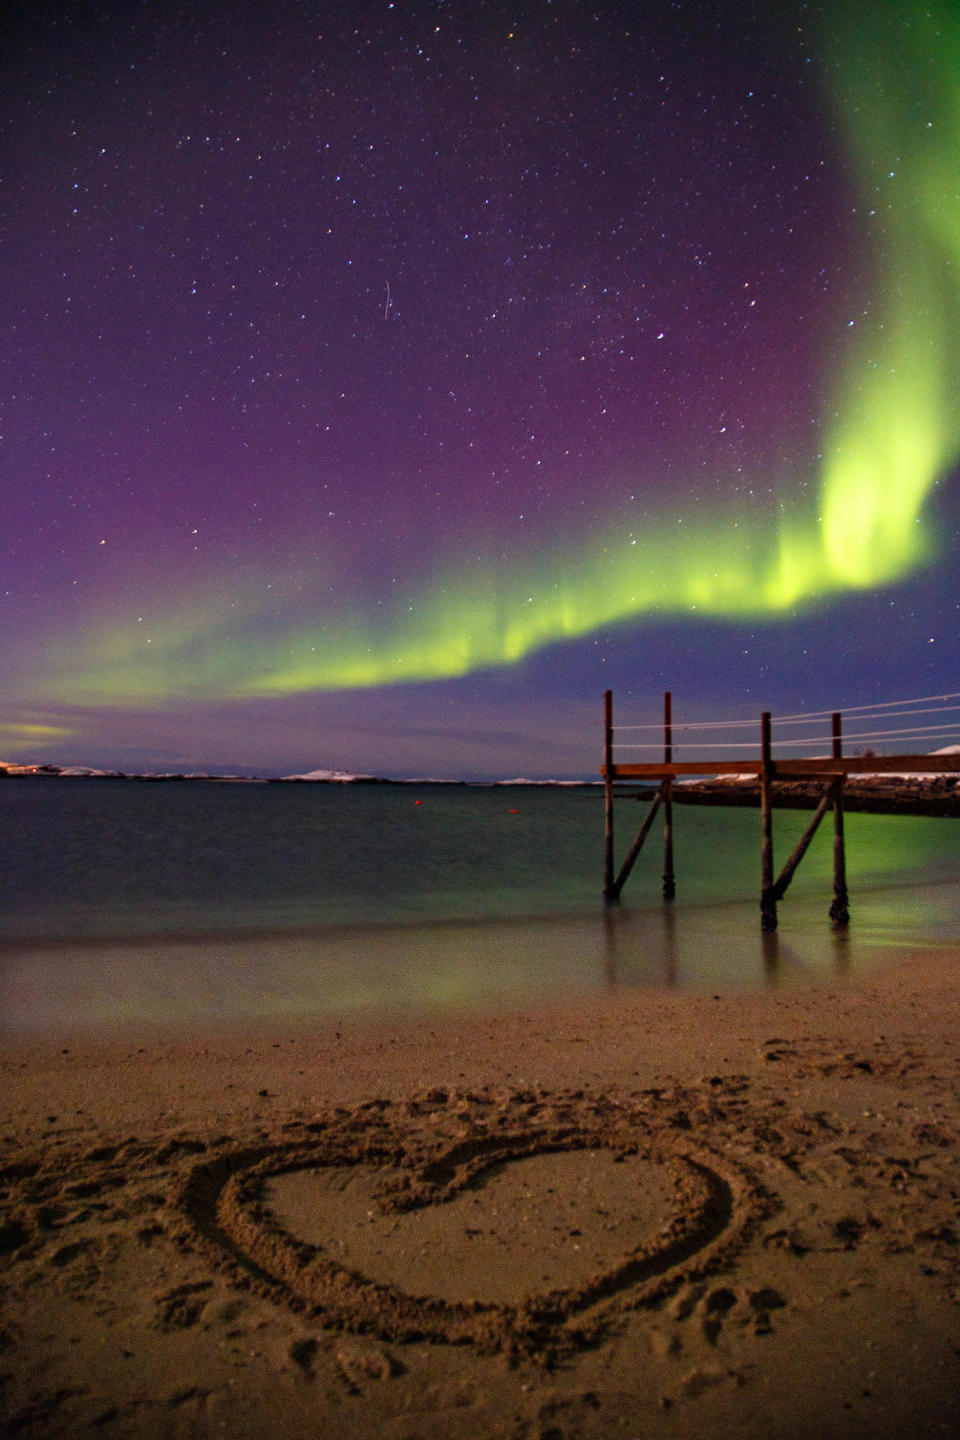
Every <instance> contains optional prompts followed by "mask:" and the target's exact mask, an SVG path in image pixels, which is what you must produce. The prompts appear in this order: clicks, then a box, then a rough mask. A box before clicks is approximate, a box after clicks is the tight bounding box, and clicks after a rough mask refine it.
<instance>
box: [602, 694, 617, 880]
mask: <svg viewBox="0 0 960 1440" xmlns="http://www.w3.org/2000/svg"><path fill="white" fill-rule="evenodd" d="M603 780H604V808H603V836H604V851H603V894H604V898H605V899H607V900H615V899H616V898H617V894H616V892H615V890H614V879H613V691H612V690H605V691H604V692H603Z"/></svg>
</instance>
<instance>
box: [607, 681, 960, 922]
mask: <svg viewBox="0 0 960 1440" xmlns="http://www.w3.org/2000/svg"><path fill="white" fill-rule="evenodd" d="M958 700H960V695H958V694H953V695H940V696H927V697H924V698H923V699H922V700H916V701H891V702H889V704H881V705H876V706H861V707H858V708H857V709H856V710H854V711H849V712H847V713H848V714H854V715H856V716H859V717H860V720H861V722H862V721H864V720H865V721H866V723H868V724H869V723H876V721H877V720H878V719H882V720H887V719H893V718H897V717H902V716H909V717H910V718H911V719H912V718H914V717H916V716H917V715H924V716H926V715H928V714H938V715H942V714H946V713H953V714H957V715H960V705H957V704H949V703H943V704H941V703H939V702H951V701H958ZM827 716H829V720H830V733H829V735H828V736H827V735H823V736H815V737H810V736H805V737H801V738H799V739H797V740H793V739H787V740H785V741H781V742H780V743H782V744H784V745H786V746H790V745H800V746H803V747H805V748H812V747H813V746H815V745H816V746H819V745H829V748H830V754H829V755H814V756H793V757H786V758H783V757H781V756H777V757H776V758H775V757H774V753H773V723H774V721H773V717H772V715H771V713H770V712H769V711H764V713H763V714H762V715H761V717H760V723H759V726H757V725H756V722H755V721H739V720H737V721H718V722H714V723H712V724H707V725H705V724H702V723H701V724H700V725H696V726H684V727H683V734H684V736H685V737H689V735H690V732H691V731H694V732H695V731H696V730H698V729H699V730H700V731H701V732H702V731H704V730H706V731H708V732H711V733H716V732H717V731H718V730H723V731H725V732H729V731H730V730H732V729H734V728H737V727H739V728H741V729H743V728H749V729H751V730H752V732H753V735H754V736H755V737H756V736H757V732H758V731H759V741H760V744H759V754H758V753H757V751H756V748H754V749H753V754H752V755H749V754H748V755H745V756H743V758H739V759H731V758H729V757H727V756H719V757H716V758H703V757H702V756H701V757H700V758H697V759H689V760H686V759H683V758H680V759H677V758H675V751H676V749H677V748H679V747H678V744H677V741H676V739H675V726H674V721H673V704H672V696H671V694H670V692H669V691H668V692H667V693H666V694H665V695H664V697H663V727H662V755H663V758H662V759H656V760H653V759H651V760H629V761H624V760H621V759H619V758H618V746H619V747H620V748H625V747H627V746H629V748H630V749H632V750H638V749H643V750H651V749H659V748H660V741H659V738H658V740H653V739H650V740H641V741H639V742H636V741H628V742H618V740H617V732H616V730H615V727H614V724H613V694H612V691H610V690H607V691H606V692H605V694H604V761H603V766H602V769H601V773H602V775H603V778H604V785H605V806H604V880H603V893H604V896H605V898H606V899H607V900H608V901H611V902H612V901H617V900H619V898H620V894H621V891H622V890H623V887H624V885H625V884H626V881H627V879H628V877H629V875H630V872H631V870H632V869H633V867H634V864H635V863H636V860H637V857H638V856H639V854H640V851H641V850H642V849H643V846H644V844H645V842H646V840H647V837H648V835H649V834H650V831H651V829H652V827H653V822H654V820H655V818H656V816H657V814H658V812H660V811H662V813H663V840H664V847H663V897H664V899H665V900H672V899H673V898H674V895H675V894H676V876H675V873H674V854H673V786H674V782H675V781H676V780H677V779H679V778H680V777H683V776H696V775H702V776H724V775H737V776H744V777H745V778H747V777H753V776H756V777H757V779H758V780H759V785H760V814H761V830H760V923H761V926H762V928H763V929H764V930H775V929H776V928H777V902H778V901H780V900H782V899H783V896H784V895H785V893H786V891H787V887H788V886H789V884H790V881H791V880H792V879H793V876H794V873H795V872H796V869H797V866H798V865H799V864H800V861H801V860H802V859H803V857H804V855H805V854H806V852H807V849H808V847H809V845H810V842H811V840H812V839H813V837H814V835H815V833H816V831H817V828H818V827H819V825H820V822H821V820H822V819H823V818H824V816H825V815H826V813H827V811H828V810H829V811H831V813H832V815H833V899H832V902H831V904H830V912H829V913H830V919H831V921H832V922H833V924H834V925H836V926H844V925H846V924H847V923H848V921H849V917H850V910H849V897H848V893H847V882H846V851H845V842H844V830H843V789H844V782H845V781H846V779H847V777H848V776H849V775H865V774H870V775H876V774H888V775H889V774H898V773H908V774H911V775H939V774H951V773H953V774H957V773H960V752H957V751H954V752H952V753H950V752H947V753H940V754H933V755H931V754H916V753H900V754H896V755H875V754H873V753H869V752H868V753H865V754H861V755H844V753H843V744H844V737H843V714H842V712H840V711H819V712H815V713H810V714H807V715H789V716H782V717H779V719H780V722H781V723H782V724H784V725H802V726H806V727H808V728H809V727H810V726H811V725H812V726H813V727H814V728H821V729H822V728H824V725H825V721H826V718H827ZM659 728H660V727H659V726H652V725H636V726H626V727H621V729H622V730H624V731H627V730H629V731H630V732H631V733H634V734H635V733H637V732H641V731H648V732H652V731H654V730H659ZM958 733H960V723H958V722H957V721H953V722H952V723H951V722H945V721H937V722H935V723H934V724H924V725H921V726H919V727H914V728H912V729H911V728H909V727H904V726H896V727H894V728H892V729H889V728H888V729H883V730H873V731H871V730H868V731H856V732H854V734H853V736H852V737H848V739H849V738H853V739H856V740H864V739H869V740H870V741H871V742H873V743H876V741H877V740H878V739H881V738H886V739H889V738H896V740H898V741H900V740H904V741H905V740H908V739H912V740H924V741H929V740H933V739H935V738H939V739H943V738H944V737H945V736H946V737H956V735H957V734H958ZM681 745H682V746H690V748H695V749H697V750H700V751H702V750H703V749H704V748H707V749H710V750H714V749H727V750H729V749H739V750H743V749H745V748H747V749H749V748H750V741H749V740H733V741H723V740H721V741H716V740H712V739H711V740H710V741H709V742H707V743H706V744H705V742H704V741H703V740H702V739H701V740H699V741H698V740H696V739H694V740H692V741H691V740H690V739H689V738H685V739H684V740H683V741H682V742H681ZM753 746H754V747H755V746H756V739H754V741H753ZM622 780H628V781H629V780H633V781H636V780H646V781H659V785H658V788H657V789H656V790H655V791H654V793H653V797H652V799H651V802H650V809H649V811H648V813H647V815H646V817H645V819H644V821H643V824H642V825H641V827H640V830H639V832H638V833H637V836H636V838H635V839H634V841H633V843H632V845H631V846H630V848H629V850H628V851H627V854H626V856H625V857H624V859H623V861H622V863H621V865H620V867H619V869H617V868H616V865H615V858H614V798H615V795H616V784H617V782H618V781H622ZM782 780H806V781H811V780H813V781H817V780H819V781H822V782H823V791H822V794H821V796H820V801H819V804H818V806H817V809H816V811H815V813H814V815H813V818H812V819H811V821H810V824H809V825H808V826H807V829H806V830H805V831H804V834H803V835H802V837H801V838H800V840H799V841H798V842H797V844H796V846H795V847H794V849H793V851H792V853H791V855H790V858H789V859H788V860H787V862H786V864H785V865H784V866H783V868H782V869H781V871H780V873H779V875H777V874H775V872H774V861H773V810H774V792H773V785H774V782H776V781H782Z"/></svg>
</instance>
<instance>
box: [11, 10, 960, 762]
mask: <svg viewBox="0 0 960 1440" xmlns="http://www.w3.org/2000/svg"><path fill="white" fill-rule="evenodd" d="M766 11H772V12H774V13H772V14H768V13H765V12H766ZM6 48H7V52H8V54H13V55H15V56H16V57H17V63H16V64H15V65H14V66H13V67H12V74H13V77H14V79H13V84H12V85H11V86H10V87H8V89H9V92H10V93H8V94H7V97H6V100H5V102H4V104H5V110H4V135H5V152H6V159H7V164H6V166H5V170H6V172H7V174H8V175H10V176H12V184H11V186H10V187H9V188H10V189H11V190H12V191H13V192H14V194H15V203H14V205H13V207H12V212H13V220H12V223H11V224H10V226H9V227H8V238H7V243H6V247H5V249H6V254H7V259H6V262H5V266H4V288H5V292H6V302H7V303H6V309H7V311H8V313H9V314H10V315H11V316H12V317H13V318H12V323H11V324H10V325H9V326H8V339H7V343H6V345H5V351H4V354H3V357H2V366H3V384H2V393H3V396H4V402H5V403H4V413H5V424H4V439H3V452H2V454H3V461H2V466H3V468H2V484H3V513H4V534H3V539H2V547H3V557H4V560H3V564H4V573H3V577H2V579H3V584H2V587H0V591H2V593H0V599H2V603H3V606H4V612H5V620H4V624H3V630H2V637H0V645H2V654H3V670H4V675H5V682H4V687H3V694H2V698H0V759H2V758H5V757H9V758H12V759H20V758H31V759H34V758H35V759H49V760H57V761H61V762H66V763H69V762H71V761H73V762H77V761H80V762H86V763H90V764H106V765H112V766H119V767H132V766H141V767H146V768H171V767H172V768H194V769H200V768H208V769H219V768H231V767H233V768H240V769H256V770H259V771H261V772H273V773H276V772H278V771H283V770H289V769H294V768H315V767H316V766H329V767H336V768H347V769H360V770H374V771H377V772H380V773H400V774H402V773H415V774H431V773H445V774H450V775H505V774H515V773H518V772H520V773H526V774H578V773H588V772H590V771H591V770H593V769H595V760H596V753H597V736H596V733H595V715H596V712H597V701H598V695H599V692H600V691H601V690H602V689H603V688H604V687H605V686H606V685H612V686H613V687H614V688H615V689H616V690H617V691H618V693H620V694H622V696H623V699H624V703H625V704H631V705H636V706H637V707H638V710H639V711H640V712H644V713H645V707H649V705H650V704H651V703H652V704H653V706H654V713H656V711H655V707H656V704H657V703H658V702H657V700H656V698H655V697H656V696H657V695H658V692H659V691H660V690H662V689H663V688H671V689H672V690H673V692H674V695H675V697H676V698H675V703H677V704H679V705H681V706H682V707H683V711H684V713H686V714H689V715H690V716H691V717H693V716H694V715H696V714H698V713H706V712H710V713H711V714H712V713H715V712H717V711H718V710H719V712H721V713H731V714H732V713H736V714H742V713H743V712H744V709H745V707H746V708H747V709H757V710H758V709H760V708H761V707H765V708H770V707H773V708H774V709H776V708H777V707H783V708H787V709H790V710H797V709H802V708H814V709H819V708H823V707H824V706H833V705H839V706H842V705H845V704H847V705H855V704H860V703H865V702H870V701H873V700H884V699H889V698H891V697H895V696H897V695H904V696H906V695H910V694H918V695H919V694H926V693H929V692H932V691H935V690H938V689H943V690H951V691H953V690H956V688H957V685H956V680H957V675H958V671H957V656H958V645H957V634H958V624H957V621H958V608H957V584H956V582H957V533H958V523H957V522H958V516H960V506H958V500H957V489H958V484H957V474H956V470H957V461H958V455H960V403H958V402H960V396H958V394H957V390H958V382H960V354H958V348H960V342H958V340H957V338H956V337H957V336H958V335H960V325H958V320H960V314H958V311H960V81H958V79H957V76H958V75H960V18H958V16H957V14H956V13H955V11H954V9H953V7H951V6H949V5H947V4H923V3H913V0H909V3H900V0H891V3H889V4H883V5H880V4H870V3H867V0H858V3H849V4H846V5H844V6H840V7H837V6H833V5H826V4H822V5H816V4H810V5H805V4H799V3H798V4H794V3H785V4H783V5H778V6H773V7H765V8H764V7H755V6H753V5H752V4H743V5H739V6H733V7H730V6H724V5H720V4H717V3H707V0H700V3H674V4H669V3H661V0H652V3H651V4H649V5H644V6H642V7H638V6H636V5H627V4H601V5H598V6H592V7H590V6H585V5H581V4H579V3H572V0H571V3H566V4H564V3H559V0H557V3H551V0H539V3H532V4H524V5H519V6H509V5H506V4H503V3H483V0H475V3H472V4H466V3H461V0H449V3H442V0H432V3H422V0H421V3H411V4H405V3H403V0H395V3H390V0H381V3H378V4H376V5H373V6H363V7H360V6H352V7H350V6H347V7H344V6H333V5H332V4H325V3H320V4H316V3H315V4H310V3H306V0H303V3H293V0H281V3H279V4H278V5H275V6H270V7H259V6H253V5H250V4H246V3H244V4H238V5H229V6H227V5H216V4H215V5H212V6H208V7H205V8H197V7H192V6H187V5H179V4H176V3H173V4H171V5H162V4H160V3H159V0H146V3H143V4H141V5H139V6H137V7H129V6H125V5H121V4H120V3H111V0H108V3H106V4H105V5H104V6H101V7H99V8H97V9H96V10H95V11H90V10H89V7H85V6H81V5H80V4H62V3H61V4H53V5H50V6H41V7H37V8H36V9H33V10H31V11H30V12H23V13H21V14H20V15H19V17H16V18H15V19H14V20H12V21H10V22H8V35H7V46H6Z"/></svg>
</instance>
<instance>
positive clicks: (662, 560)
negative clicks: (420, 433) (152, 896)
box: [34, 0, 960, 704]
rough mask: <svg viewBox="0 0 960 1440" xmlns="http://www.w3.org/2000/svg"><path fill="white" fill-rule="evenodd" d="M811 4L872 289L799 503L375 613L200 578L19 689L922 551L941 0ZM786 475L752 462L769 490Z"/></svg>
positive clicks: (939, 231)
mask: <svg viewBox="0 0 960 1440" xmlns="http://www.w3.org/2000/svg"><path fill="white" fill-rule="evenodd" d="M829 9H830V21H829V23H830V25H831V27H832V33H831V35H830V36H829V37H828V40H827V43H826V44H825V54H826V57H827V62H828V66H827V73H828V76H829V80H830V89H831V93H832V95H833V103H834V105H835V107H836V111H837V114H838V116H839V117H840V123H841V125H842V128H843V131H844V134H845V136H846V141H847V147H848V150H849V153H850V155H851V156H852V159H853V162H854V166H855V170H856V173H857V176H858V180H859V190H860V194H859V198H858V213H859V215H860V218H861V220H862V222H863V227H864V243H865V244H869V246H870V253H869V257H868V259H869V264H870V266H871V269H872V273H873V276H874V285H873V290H874V298H873V300H872V303H871V305H870V306H869V309H868V311H867V313H866V314H858V315H854V316H850V317H838V321H837V323H838V325H841V326H843V328H844V331H845V332H847V331H848V332H849V334H848V339H847V344H846V347H845V351H844V356H843V360H842V363H841V364H840V366H839V369H838V372H837V374H836V375H835V376H834V377H833V381H832V384H831V385H830V387H829V389H828V393H827V394H826V396H825V401H824V419H823V422H822V425H821V448H822V455H823V459H822V463H821V467H820V475H819V496H818V499H817V500H816V502H815V503H814V504H812V505H808V506H804V505H802V504H799V503H798V504H796V505H795V506H791V507H790V508H789V509H788V510H786V511H784V510H781V509H778V510H777V511H776V512H775V513H774V514H772V515H771V514H770V513H769V512H764V511H760V512H759V513H758V512H757V511H756V510H754V511H751V512H744V513H740V514H736V513H732V512H730V511H723V512H719V511H715V512H713V513H710V512H709V511H706V510H703V509H700V510H698V512H697V513H696V514H695V515H689V514H687V515H684V516H682V517H677V516H675V517H667V516H664V517H661V518H660V519H658V520H656V521H654V522H652V523H650V524H648V525H646V527H645V528H644V527H642V526H641V524H640V523H639V522H638V521H637V520H632V521H631V525H630V537H629V538H627V537H626V536H625V535H624V533H623V529H619V530H618V529H615V528H610V529H608V530H606V531H604V532H603V533H599V534H597V533H595V534H593V535H587V536H584V535H579V536H571V539H570V543H569V546H568V547H565V548H564V549H563V550H562V551H560V550H559V549H555V550H554V551H552V552H551V551H550V550H549V549H541V550H539V551H537V552H536V553H534V554H531V555H530V556H529V558H527V559H524V561H523V562H513V563H507V562H501V563H500V564H497V565H494V564H486V565H485V564H484V563H483V562H482V561H473V562H471V566H470V567H469V568H467V567H464V566H458V567H448V569H447V570H445V571H444V570H439V571H438V572H437V573H434V574H433V575H431V576H428V577H427V579H426V580H425V581H424V583H423V585H422V586H421V587H420V588H419V589H417V590H412V591H410V590H408V591H407V592H406V593H405V595H404V604H403V605H398V606H397V607H396V608H395V609H394V610H392V611H390V610H387V609H383V610H381V612H380V615H379V618H378V620H377V621H376V622H374V621H372V620H368V621H364V620H363V619H361V618H359V616H358V614H357V613H356V611H355V610H354V609H352V608H350V607H349V606H347V605H345V606H344V607H343V608H340V609H336V608H334V609H330V608H329V606H327V608H324V607H323V604H322V603H321V601H320V599H319V596H320V595H321V594H323V593H325V592H323V591H321V589H320V587H319V586H316V585H315V582H314V586H313V587H311V580H310V577H309V576H307V577H302V578H303V581H304V583H303V585H302V586H300V589H301V590H303V589H304V588H306V590H307V591H309V590H310V589H311V588H314V593H315V594H316V595H317V597H318V598H317V603H316V605H315V607H314V608H313V610H312V612H311V619H310V621H309V623H307V622H306V621H305V620H304V618H303V617H304V614H305V613H306V607H305V606H304V603H303V599H302V596H301V598H300V599H299V600H298V601H296V603H294V601H293V600H289V601H288V603H286V604H285V603H284V602H283V601H278V600H276V599H272V600H271V605H270V607H269V608H268V607H267V605H266V603H265V602H264V600H263V597H262V589H263V587H262V586H260V587H259V589H258V587H257V586H256V585H255V584H254V583H253V581H252V580H251V581H250V582H249V583H247V584H245V585H244V586H238V583H237V580H236V576H235V575H231V576H230V577H229V581H228V579H227V577H223V578H222V582H221V583H218V581H217V579H216V577H211V578H210V581H209V583H208V585H207V586H206V587H205V589H204V591H203V592H202V593H201V592H199V591H197V592H196V593H194V595H192V596H190V597H184V599H183V600H182V601H181V603H180V605H179V607H175V608H172V607H170V606H169V605H165V606H163V607H158V612H157V613H161V609H162V620H161V622H160V623H159V624H158V623H152V624H151V626H150V627H149V628H150V634H149V635H146V634H145V633H144V630H143V629H142V628H139V627H137V626H133V625H119V624H115V625H107V626H106V627H105V628H104V630H103V632H102V633H101V634H100V635H99V636H97V637H95V638H94V639H92V640H91V639H89V638H88V637H82V638H81V639H79V640H78V639H77V638H76V637H71V639H70V640H69V643H68V642H67V641H66V640H64V642H63V643H62V645H61V646H59V647H54V649H53V653H52V654H51V655H50V657H49V660H50V661H52V667H51V668H52V670H53V672H55V673H53V674H52V676H48V677H47V678H46V679H45V680H44V681H42V682H38V685H37V687H35V689H34V693H36V690H37V689H39V690H40V691H41V692H42V691H43V690H44V689H46V690H47V692H48V693H50V692H53V693H55V694H56V696H57V698H58V699H60V700H64V699H72V700H75V701H77V702H79V703H100V704H102V703H105V702H109V701H118V700H120V701H124V702H131V701H133V702H138V701H147V700H155V699H157V698H158V697H165V696H170V695H196V696H255V695H283V694H289V693H291V692H297V691H304V690H310V689H322V690H334V689H342V688H354V687H366V686H375V685H385V684H393V683H402V682H405V681H417V680H421V681H422V680H431V679H440V678H445V677H452V676H458V675H463V674H465V673H467V672H469V671H471V670H475V669H478V668H480V667H484V666H496V665H505V664H512V663H515V662H517V661H519V660H521V659H522V658H523V657H524V656H526V655H529V654H530V653H531V652H532V651H534V650H536V649H538V648H540V647H542V646H544V645H547V644H550V643H552V642H556V641H558V640H563V639H570V638H574V637H577V636H583V635H586V634H588V633H589V632H591V631H595V630H597V629H598V628H599V627H601V626H605V625H610V624H612V623H615V622H618V621H623V620H627V619H629V618H631V617H637V616H642V615H650V614H657V615H669V614H683V613H693V614H696V615H697V616H699V617H703V616H720V617H730V618H733V619H736V618H738V617H751V618H755V619H763V618H774V617H776V616H778V615H783V614H785V613H788V612H794V611H796V610H797V608H798V607H802V606H805V605H810V604H814V603H817V602H820V601H822V600H823V599H824V598H826V597H829V596H831V595H836V594H839V593H841V592H843V591H848V590H856V589H863V588H868V587H870V588H872V587H876V586H879V585H882V584H885V583H889V582H892V581H894V580H896V579H898V578H900V577H903V576H904V575H906V574H908V573H910V572H911V571H912V570H913V569H915V568H916V567H917V566H918V565H919V564H921V563H923V562H925V561H927V560H929V559H930V558H931V557H932V555H933V550H934V547H933V544H932V540H931V537H930V535H929V534H928V533H927V531H926V529H925V527H924V525H923V523H922V520H923V510H924V506H925V502H926V501H927V499H928V497H929V495H930V492H931V490H932V488H933V487H934V485H935V484H936V482H937V480H938V478H939V477H940V476H941V475H942V474H943V473H944V472H945V470H946V469H947V468H948V467H949V466H950V464H951V463H952V462H953V460H954V459H955V457H956V456H957V454H958V453H960V395H958V393H957V391H958V379H960V353H958V351H960V338H958V337H960V184H958V178H957V177H958V176H960V78H958V77H960V11H957V10H956V9H955V8H954V7H952V6H951V7H949V8H948V7H947V6H946V5H942V4H937V3H935V0H933V3H931V0H924V3H922V4H920V3H916V4H914V3H897V4H889V5H886V6H879V7H875V6H865V5H858V4H852V5H850V6H848V7H846V8H844V7H842V6H840V7H835V6H830V7H829ZM719 478H721V479H722V478H723V477H719ZM786 478H787V477H783V476H773V477H771V479H772V480H773V481H774V482H776V487H777V493H778V494H786V493H789V487H788V486H787V485H786V484H785V483H784V482H785V480H786ZM292 588H295V587H292ZM228 593H229V594H230V595H231V597H232V598H231V600H230V601H229V603H228V602H226V601H224V600H223V599H222V596H223V595H225V594H228Z"/></svg>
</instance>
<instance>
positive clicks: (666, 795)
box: [661, 690, 677, 900]
mask: <svg viewBox="0 0 960 1440" xmlns="http://www.w3.org/2000/svg"><path fill="white" fill-rule="evenodd" d="M663 760H664V764H665V765H670V764H672V763H673V695H672V694H671V692H670V691H669V690H667V691H666V692H665V694H664V697H663ZM661 793H662V795H663V898H664V900H672V899H673V897H674V896H675V895H676V893H677V885H676V879H675V876H674V873H673V777H672V776H670V775H668V776H667V777H666V779H665V780H664V782H663V785H662V786H661Z"/></svg>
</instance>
